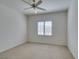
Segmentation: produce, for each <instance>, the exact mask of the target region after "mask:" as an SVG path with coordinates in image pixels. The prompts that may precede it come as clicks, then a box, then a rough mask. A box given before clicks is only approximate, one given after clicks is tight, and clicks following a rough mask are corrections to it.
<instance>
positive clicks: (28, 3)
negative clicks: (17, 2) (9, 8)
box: [22, 0, 32, 6]
mask: <svg viewBox="0 0 79 59" xmlns="http://www.w3.org/2000/svg"><path fill="white" fill-rule="evenodd" d="M22 1H23V2H25V3H27V4H28V5H30V6H32V4H30V3H29V2H27V1H25V0H22Z"/></svg>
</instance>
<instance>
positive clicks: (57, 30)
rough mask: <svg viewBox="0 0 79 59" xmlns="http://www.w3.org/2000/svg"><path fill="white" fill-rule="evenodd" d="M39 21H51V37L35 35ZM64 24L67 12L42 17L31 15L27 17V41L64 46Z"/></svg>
mask: <svg viewBox="0 0 79 59" xmlns="http://www.w3.org/2000/svg"><path fill="white" fill-rule="evenodd" d="M40 20H51V21H53V30H52V31H53V35H52V36H51V37H43V36H38V35H37V26H36V24H37V23H36V22H38V21H40ZM66 24H67V12H66V11H62V12H54V13H51V14H44V15H32V16H29V17H28V25H27V27H28V39H29V40H28V41H29V42H39V43H48V44H57V45H66V44H67V37H66V34H67V32H66Z"/></svg>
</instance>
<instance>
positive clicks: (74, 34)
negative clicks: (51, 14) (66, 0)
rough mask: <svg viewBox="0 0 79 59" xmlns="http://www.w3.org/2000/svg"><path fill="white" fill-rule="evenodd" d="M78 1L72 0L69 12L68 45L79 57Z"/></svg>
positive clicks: (74, 54)
mask: <svg viewBox="0 0 79 59" xmlns="http://www.w3.org/2000/svg"><path fill="white" fill-rule="evenodd" d="M77 5H78V1H77V0H72V2H71V4H70V7H69V11H68V12H69V13H68V47H69V49H70V51H71V53H72V54H73V56H74V57H75V59H78V6H77Z"/></svg>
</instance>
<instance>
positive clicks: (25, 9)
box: [24, 7, 32, 10]
mask: <svg viewBox="0 0 79 59" xmlns="http://www.w3.org/2000/svg"><path fill="white" fill-rule="evenodd" d="M31 8H32V7H28V8H25V9H24V10H28V9H31Z"/></svg>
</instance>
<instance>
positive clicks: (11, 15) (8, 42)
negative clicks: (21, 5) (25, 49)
mask: <svg viewBox="0 0 79 59" xmlns="http://www.w3.org/2000/svg"><path fill="white" fill-rule="evenodd" d="M26 36H27V35H26V19H25V17H24V15H22V14H20V13H19V12H17V11H15V10H12V9H10V8H8V7H6V6H4V5H1V4H0V52H3V51H5V50H7V49H10V48H13V47H15V46H17V45H19V44H22V43H24V42H26V41H27V39H26V38H27V37H26Z"/></svg>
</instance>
